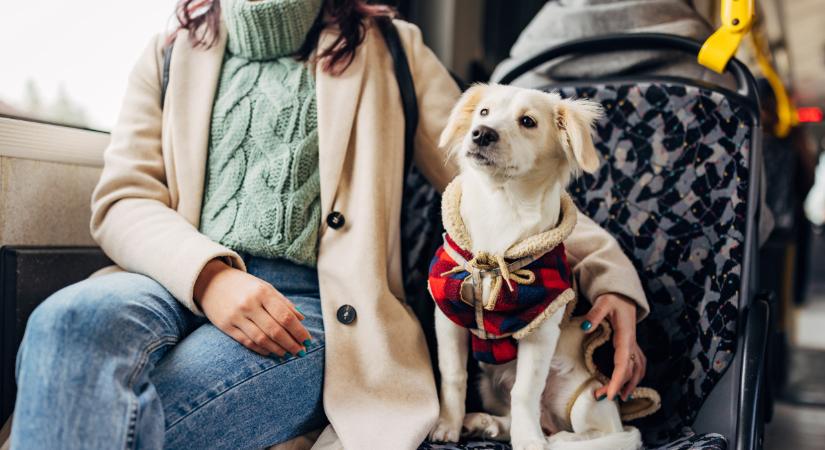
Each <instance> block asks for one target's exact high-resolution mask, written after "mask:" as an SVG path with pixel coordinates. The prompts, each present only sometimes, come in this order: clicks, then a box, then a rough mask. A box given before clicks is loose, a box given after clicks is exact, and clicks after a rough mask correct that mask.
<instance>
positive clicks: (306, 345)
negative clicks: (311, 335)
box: [304, 339, 312, 348]
mask: <svg viewBox="0 0 825 450" xmlns="http://www.w3.org/2000/svg"><path fill="white" fill-rule="evenodd" d="M311 344H312V339H307V340H305V341H304V347H306V348H309V346H310V345H311Z"/></svg>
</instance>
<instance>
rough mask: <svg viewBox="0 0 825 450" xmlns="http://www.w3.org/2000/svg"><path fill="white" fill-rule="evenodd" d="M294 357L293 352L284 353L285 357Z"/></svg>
mask: <svg viewBox="0 0 825 450" xmlns="http://www.w3.org/2000/svg"><path fill="white" fill-rule="evenodd" d="M289 358H292V353H289V352H286V353H284V359H289Z"/></svg>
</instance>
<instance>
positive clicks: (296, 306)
mask: <svg viewBox="0 0 825 450" xmlns="http://www.w3.org/2000/svg"><path fill="white" fill-rule="evenodd" d="M295 310H296V311H298V312H299V313H301V315H302V316H303V315H304V312H303V311H301V308H300V307H299V306H298V305H295Z"/></svg>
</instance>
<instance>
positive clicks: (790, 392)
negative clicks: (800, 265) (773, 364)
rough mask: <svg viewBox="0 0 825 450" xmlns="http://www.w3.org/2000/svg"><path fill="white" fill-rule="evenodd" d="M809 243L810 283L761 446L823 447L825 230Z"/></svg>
mask: <svg viewBox="0 0 825 450" xmlns="http://www.w3.org/2000/svg"><path fill="white" fill-rule="evenodd" d="M811 244H812V245H811V261H810V266H809V267H811V273H810V280H811V282H810V283H809V286H808V289H807V292H806V298H805V301H804V302H803V304H802V305H801V306H800V307H799V308H798V309H797V310H796V311H795V313H794V315H793V320H794V321H795V323H796V324H795V327H794V328H795V330H796V331H795V333H794V334H795V335H794V336H793V337H792V339H791V340H792V342H793V344H792V345H793V347H792V350H791V357H790V358H789V364H790V366H791V369H790V373H789V375H788V381H787V384H786V386H787V389H786V392H783V393H781V394H780V400H779V401H778V402H777V403H776V405H775V409H774V416H773V420H772V421H771V423H769V424H768V425H767V427H766V429H765V450H786V449H793V450H825V332H823V330H824V329H825V235H823V233H815V234H814V235H813V242H812V243H811ZM800 400H806V401H805V402H802V401H800ZM814 403H816V404H814Z"/></svg>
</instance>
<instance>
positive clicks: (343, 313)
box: [338, 305, 358, 325]
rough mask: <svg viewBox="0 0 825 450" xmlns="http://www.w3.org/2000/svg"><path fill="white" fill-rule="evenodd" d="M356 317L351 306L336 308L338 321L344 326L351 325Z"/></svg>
mask: <svg viewBox="0 0 825 450" xmlns="http://www.w3.org/2000/svg"><path fill="white" fill-rule="evenodd" d="M357 315H358V314H356V313H355V308H353V306H352V305H344V306H342V307H340V308H338V321H339V322H341V323H343V324H344V325H349V324H351V323H352V322H353V321H354V320H355V317H356V316H357Z"/></svg>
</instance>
